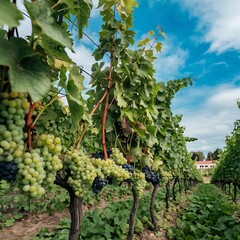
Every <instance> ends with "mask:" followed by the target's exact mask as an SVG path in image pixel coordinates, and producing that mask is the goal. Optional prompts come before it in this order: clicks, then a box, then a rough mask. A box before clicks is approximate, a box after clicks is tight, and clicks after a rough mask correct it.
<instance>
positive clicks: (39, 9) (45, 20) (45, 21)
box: [25, 1, 72, 49]
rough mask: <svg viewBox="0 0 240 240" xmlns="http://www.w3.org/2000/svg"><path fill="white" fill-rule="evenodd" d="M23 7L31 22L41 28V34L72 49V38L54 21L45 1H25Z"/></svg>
mask: <svg viewBox="0 0 240 240" xmlns="http://www.w3.org/2000/svg"><path fill="white" fill-rule="evenodd" d="M25 7H26V9H27V11H28V14H29V15H30V17H31V20H32V24H33V25H35V26H38V27H40V29H41V30H42V32H41V34H45V35H47V36H48V37H50V38H52V39H53V40H55V41H57V42H58V43H60V44H61V45H63V46H65V47H68V48H70V49H72V40H71V39H70V38H69V35H68V33H67V32H66V31H65V30H64V29H63V28H61V27H60V26H59V25H58V24H57V23H56V22H55V21H54V19H53V17H52V16H51V9H50V7H49V5H48V4H47V3H46V1H40V2H33V3H31V2H28V1H25Z"/></svg>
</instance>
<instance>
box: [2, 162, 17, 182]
mask: <svg viewBox="0 0 240 240" xmlns="http://www.w3.org/2000/svg"><path fill="white" fill-rule="evenodd" d="M17 173H18V167H17V164H16V163H14V162H0V180H7V181H12V180H14V179H15V178H16V175H17Z"/></svg>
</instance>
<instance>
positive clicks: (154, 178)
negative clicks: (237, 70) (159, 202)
mask: <svg viewBox="0 0 240 240" xmlns="http://www.w3.org/2000/svg"><path fill="white" fill-rule="evenodd" d="M142 172H143V173H144V174H145V179H146V181H147V182H150V183H152V184H153V185H157V184H158V183H160V178H159V176H158V175H157V174H156V173H155V172H154V171H153V170H152V168H150V167H148V166H145V167H143V168H142Z"/></svg>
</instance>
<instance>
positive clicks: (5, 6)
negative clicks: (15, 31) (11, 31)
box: [0, 0, 23, 28]
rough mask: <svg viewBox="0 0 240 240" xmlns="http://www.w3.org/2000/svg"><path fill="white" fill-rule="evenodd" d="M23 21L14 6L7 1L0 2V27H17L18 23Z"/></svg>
mask: <svg viewBox="0 0 240 240" xmlns="http://www.w3.org/2000/svg"><path fill="white" fill-rule="evenodd" d="M22 19H23V15H22V13H21V12H20V11H19V10H18V9H17V7H16V5H15V4H13V3H11V2H10V1H9V0H1V2H0V26H3V25H5V24H6V25H7V26H8V27H9V28H13V27H17V26H18V25H19V21H20V20H22Z"/></svg>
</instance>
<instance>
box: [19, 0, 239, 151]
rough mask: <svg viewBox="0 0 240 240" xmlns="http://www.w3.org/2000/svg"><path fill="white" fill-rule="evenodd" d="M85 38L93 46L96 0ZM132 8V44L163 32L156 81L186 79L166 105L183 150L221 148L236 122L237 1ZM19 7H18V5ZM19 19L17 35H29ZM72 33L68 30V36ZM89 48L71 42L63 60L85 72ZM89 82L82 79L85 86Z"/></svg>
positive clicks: (162, 0)
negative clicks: (181, 134) (177, 122)
mask: <svg viewBox="0 0 240 240" xmlns="http://www.w3.org/2000/svg"><path fill="white" fill-rule="evenodd" d="M93 2H94V8H93V10H92V13H91V18H90V20H89V25H88V28H87V29H85V33H86V34H87V35H89V36H90V37H91V38H92V39H93V40H94V41H95V42H96V43H97V42H98V32H99V30H100V26H101V23H102V21H101V17H100V14H99V9H96V6H97V3H98V0H93ZM137 2H138V8H135V9H134V13H133V14H134V31H135V32H136V41H138V40H140V39H141V38H142V37H143V36H144V35H145V34H146V33H147V32H148V31H149V30H156V27H157V26H158V25H160V26H161V28H162V29H163V31H164V33H165V35H166V36H165V39H163V40H162V44H163V49H162V52H161V53H159V54H157V60H156V61H155V63H154V64H155V69H156V74H155V77H156V79H157V81H158V82H160V81H164V82H166V81H168V80H174V79H181V78H184V77H191V78H192V80H193V86H189V87H187V88H185V89H183V90H181V91H180V92H179V93H178V94H177V95H176V97H175V99H174V100H173V103H172V111H173V113H174V114H181V115H183V119H182V122H181V124H182V126H184V127H185V136H188V137H196V138H198V140H197V141H195V142H190V143H188V145H187V147H188V150H189V151H202V152H204V154H205V155H207V153H208V152H209V151H215V150H216V148H223V147H224V145H225V137H226V135H228V134H230V133H231V131H232V129H233V124H234V121H235V120H237V119H239V118H240V111H239V109H238V107H237V100H238V99H240V1H239V0H229V1H226V0H201V1H200V0H137ZM19 7H20V8H21V9H22V10H24V9H23V8H22V5H21V4H20V5H19ZM29 26H30V21H29V19H27V18H26V19H25V20H24V21H23V22H22V23H21V25H20V27H19V29H18V30H19V33H20V36H21V35H22V36H24V35H27V34H29V31H30V27H29ZM74 34H76V32H75V30H74V29H73V35H74ZM94 49H95V46H94V44H93V43H92V42H90V41H89V40H88V39H87V38H86V37H83V38H82V39H81V40H75V42H74V50H75V54H74V53H72V52H70V51H68V53H69V56H70V57H71V58H72V59H73V60H74V61H75V62H76V63H77V64H78V65H79V66H83V68H84V69H85V70H86V71H88V72H91V66H92V64H93V63H94V58H93V56H92V52H93V50H94ZM88 81H89V77H88V76H86V87H88V84H87V82H88Z"/></svg>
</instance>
